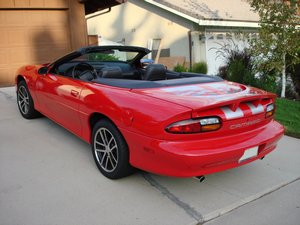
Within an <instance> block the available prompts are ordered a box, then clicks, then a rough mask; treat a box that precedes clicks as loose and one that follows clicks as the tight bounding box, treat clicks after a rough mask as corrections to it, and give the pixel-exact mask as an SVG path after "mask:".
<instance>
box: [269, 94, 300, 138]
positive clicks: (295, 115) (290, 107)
mask: <svg viewBox="0 0 300 225" xmlns="http://www.w3.org/2000/svg"><path fill="white" fill-rule="evenodd" d="M276 106H277V109H276V114H275V119H276V120H277V121H278V122H280V123H281V124H282V125H284V127H285V134H286V135H289V136H292V137H296V138H300V101H293V100H289V99H284V98H278V99H277V100H276Z"/></svg>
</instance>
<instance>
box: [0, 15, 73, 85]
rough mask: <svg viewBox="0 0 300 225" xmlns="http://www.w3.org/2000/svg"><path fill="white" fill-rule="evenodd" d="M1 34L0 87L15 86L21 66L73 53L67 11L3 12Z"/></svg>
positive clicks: (0, 17) (48, 60)
mask: <svg viewBox="0 0 300 225" xmlns="http://www.w3.org/2000/svg"><path fill="white" fill-rule="evenodd" d="M0 31H1V35H0V86H1V85H4V84H8V83H9V84H12V83H13V82H14V75H15V72H16V70H17V69H18V68H19V67H20V66H22V65H25V64H38V63H45V62H51V61H52V60H54V59H56V58H58V57H59V56H61V55H63V54H65V53H67V52H69V51H70V50H71V45H70V32H69V24H68V11H66V10H0Z"/></svg>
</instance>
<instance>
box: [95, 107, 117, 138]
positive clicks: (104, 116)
mask: <svg viewBox="0 0 300 225" xmlns="http://www.w3.org/2000/svg"><path fill="white" fill-rule="evenodd" d="M102 119H106V120H108V121H110V122H111V123H112V124H113V125H114V126H115V127H116V128H118V127H117V125H116V123H114V121H113V120H112V119H110V118H109V117H108V116H106V115H104V114H103V113H100V112H94V113H92V114H91V115H90V117H89V128H90V140H89V141H90V143H92V138H93V137H92V132H93V128H94V126H95V124H96V123H97V122H98V121H99V120H102Z"/></svg>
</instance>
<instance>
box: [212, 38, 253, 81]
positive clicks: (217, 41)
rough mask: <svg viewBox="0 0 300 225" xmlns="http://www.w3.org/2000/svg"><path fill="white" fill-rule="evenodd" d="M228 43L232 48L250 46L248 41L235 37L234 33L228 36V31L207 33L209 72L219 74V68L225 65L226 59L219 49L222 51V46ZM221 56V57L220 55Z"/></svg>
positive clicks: (240, 48)
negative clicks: (221, 55)
mask: <svg viewBox="0 0 300 225" xmlns="http://www.w3.org/2000/svg"><path fill="white" fill-rule="evenodd" d="M225 44H228V46H231V48H236V46H237V48H238V49H239V50H242V49H244V48H245V47H247V46H248V44H247V41H246V40H244V39H241V38H240V37H239V36H238V38H237V37H235V35H234V34H232V35H230V36H228V35H227V33H209V34H206V60H207V64H208V74H212V75H217V74H218V73H219V68H220V67H221V66H224V65H225V60H226V59H224V58H223V57H220V54H219V53H218V51H222V52H224V51H223V50H222V46H224V45H225ZM218 56H219V57H218Z"/></svg>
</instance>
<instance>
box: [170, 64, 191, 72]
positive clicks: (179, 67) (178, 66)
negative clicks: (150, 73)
mask: <svg viewBox="0 0 300 225" xmlns="http://www.w3.org/2000/svg"><path fill="white" fill-rule="evenodd" d="M173 70H174V71H175V72H187V71H188V69H187V68H186V67H185V65H182V64H179V63H177V64H176V66H174V68H173Z"/></svg>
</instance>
